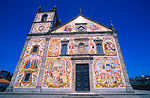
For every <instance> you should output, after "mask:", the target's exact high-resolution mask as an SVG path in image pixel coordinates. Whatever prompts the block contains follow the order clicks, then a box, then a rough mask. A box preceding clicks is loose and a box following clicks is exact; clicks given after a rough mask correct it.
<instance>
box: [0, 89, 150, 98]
mask: <svg viewBox="0 0 150 98" xmlns="http://www.w3.org/2000/svg"><path fill="white" fill-rule="evenodd" d="M134 91H135V93H126V94H124V93H122V94H114V93H112V94H100V95H94V94H86V95H75V94H69V95H65V94H57V95H54V94H48V93H47V94H45V93H44V94H43V93H42V94H40V93H34V94H32V93H0V98H150V91H144V90H134Z"/></svg>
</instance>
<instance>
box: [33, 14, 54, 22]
mask: <svg viewBox="0 0 150 98" xmlns="http://www.w3.org/2000/svg"><path fill="white" fill-rule="evenodd" d="M44 14H47V15H48V16H47V20H46V21H52V20H53V17H52V16H54V15H53V14H54V13H52V12H51V13H39V14H38V16H37V19H36V20H35V21H36V22H41V20H42V16H43V15H44Z"/></svg>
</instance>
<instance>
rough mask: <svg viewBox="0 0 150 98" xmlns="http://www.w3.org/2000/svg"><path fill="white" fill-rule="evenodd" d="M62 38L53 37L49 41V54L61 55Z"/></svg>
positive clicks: (50, 55)
mask: <svg viewBox="0 0 150 98" xmlns="http://www.w3.org/2000/svg"><path fill="white" fill-rule="evenodd" d="M59 52H60V39H51V40H50V42H49V49H48V56H49V57H52V56H59Z"/></svg>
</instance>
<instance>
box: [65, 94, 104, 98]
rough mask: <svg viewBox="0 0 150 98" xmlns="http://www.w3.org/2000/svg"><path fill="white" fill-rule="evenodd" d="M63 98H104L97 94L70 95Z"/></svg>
mask: <svg viewBox="0 0 150 98" xmlns="http://www.w3.org/2000/svg"><path fill="white" fill-rule="evenodd" d="M63 98H103V97H102V96H101V95H97V94H70V95H67V96H64V97H63Z"/></svg>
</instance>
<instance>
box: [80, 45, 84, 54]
mask: <svg viewBox="0 0 150 98" xmlns="http://www.w3.org/2000/svg"><path fill="white" fill-rule="evenodd" d="M79 54H84V43H80V44H79Z"/></svg>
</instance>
